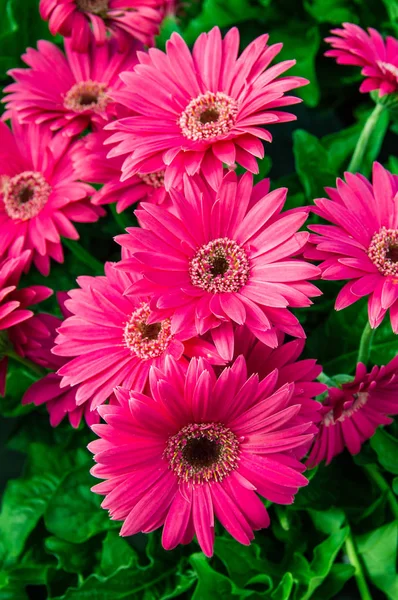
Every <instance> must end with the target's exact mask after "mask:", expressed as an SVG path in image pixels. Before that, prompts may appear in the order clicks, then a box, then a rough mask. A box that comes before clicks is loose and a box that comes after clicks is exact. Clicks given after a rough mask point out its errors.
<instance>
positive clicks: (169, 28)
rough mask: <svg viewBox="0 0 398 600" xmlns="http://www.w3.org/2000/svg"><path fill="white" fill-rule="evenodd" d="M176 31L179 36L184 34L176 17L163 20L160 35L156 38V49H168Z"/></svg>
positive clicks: (170, 16)
mask: <svg viewBox="0 0 398 600" xmlns="http://www.w3.org/2000/svg"><path fill="white" fill-rule="evenodd" d="M174 31H176V32H177V33H179V34H181V33H182V31H181V29H180V27H179V25H178V23H177V20H176V18H175V16H174V15H168V16H167V17H166V18H165V19H163V22H162V26H161V28H160V32H159V35H158V36H157V38H156V47H157V48H160V49H161V50H164V49H165V47H166V42H167V40H168V39H170V37H171V35H172V33H174Z"/></svg>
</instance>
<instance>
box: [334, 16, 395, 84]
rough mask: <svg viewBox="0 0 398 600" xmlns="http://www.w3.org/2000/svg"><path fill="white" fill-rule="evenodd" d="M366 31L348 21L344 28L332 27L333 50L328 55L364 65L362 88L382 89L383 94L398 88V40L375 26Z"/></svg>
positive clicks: (343, 63)
mask: <svg viewBox="0 0 398 600" xmlns="http://www.w3.org/2000/svg"><path fill="white" fill-rule="evenodd" d="M368 32H369V33H366V31H364V30H363V29H361V27H358V25H353V24H352V23H344V24H343V29H332V31H331V33H333V34H334V35H333V37H328V38H326V40H325V41H326V42H329V44H331V46H332V48H334V49H333V50H328V51H327V52H325V56H331V57H333V58H336V60H337V62H338V63H339V64H341V65H356V66H358V67H362V71H361V73H362V75H363V76H364V77H366V79H365V80H364V81H363V82H362V84H361V87H360V91H361V92H364V93H366V92H371V91H373V90H379V95H380V96H385V95H386V94H393V93H396V92H398V40H396V39H395V38H393V37H390V36H387V38H386V40H384V39H383V38H382V36H381V35H380V33H379V32H378V31H376V30H375V29H372V28H371V27H370V28H369V29H368Z"/></svg>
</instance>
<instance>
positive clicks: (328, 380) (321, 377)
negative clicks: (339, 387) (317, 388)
mask: <svg viewBox="0 0 398 600" xmlns="http://www.w3.org/2000/svg"><path fill="white" fill-rule="evenodd" d="M317 380H318V381H320V382H321V383H324V384H325V385H327V386H328V387H336V383H335V382H334V381H333V379H331V378H330V377H328V376H327V375H326V373H323V372H322V373H320V374H319V375H318V377H317Z"/></svg>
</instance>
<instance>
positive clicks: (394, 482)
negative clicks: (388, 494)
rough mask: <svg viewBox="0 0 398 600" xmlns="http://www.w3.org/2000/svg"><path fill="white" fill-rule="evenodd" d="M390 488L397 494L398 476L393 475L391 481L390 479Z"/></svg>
mask: <svg viewBox="0 0 398 600" xmlns="http://www.w3.org/2000/svg"><path fill="white" fill-rule="evenodd" d="M392 489H393V492H394V494H396V495H397V496H398V477H394V479H393V481H392Z"/></svg>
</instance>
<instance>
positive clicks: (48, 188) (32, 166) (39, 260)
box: [0, 118, 103, 275]
mask: <svg viewBox="0 0 398 600" xmlns="http://www.w3.org/2000/svg"><path fill="white" fill-rule="evenodd" d="M12 124H13V131H12V132H11V131H10V130H9V129H8V127H7V126H6V125H5V124H4V123H2V122H0V146H1V148H0V181H1V186H0V256H4V255H7V254H8V255H9V254H12V253H13V248H14V245H15V244H16V243H17V244H18V243H19V240H20V239H21V238H22V240H23V244H22V248H23V249H30V250H32V251H33V252H32V254H31V259H30V261H31V260H33V263H34V264H35V266H36V267H37V268H38V269H39V271H40V272H41V273H43V274H44V275H48V273H49V271H50V259H51V258H53V259H54V260H56V261H57V262H60V263H62V262H63V251H62V244H61V236H63V237H65V238H69V239H74V240H76V239H78V237H79V234H78V232H77V231H76V229H75V227H74V226H73V224H72V223H73V222H77V223H93V222H95V221H97V220H98V218H99V216H100V215H101V214H103V209H101V208H99V207H93V206H92V205H91V203H90V195H91V194H92V193H93V192H94V189H93V188H92V187H91V186H89V185H87V184H85V183H80V182H78V181H77V176H76V173H75V171H74V168H73V163H72V155H73V152H74V151H75V150H76V148H77V147H78V146H79V144H80V142H74V143H72V144H71V143H70V140H69V139H68V138H66V137H64V136H62V135H57V136H55V137H54V138H52V135H51V132H50V131H49V130H48V128H46V127H43V126H40V125H35V124H33V123H32V124H30V125H21V124H20V123H18V120H17V119H16V118H13V123H12ZM30 261H28V263H27V265H26V268H28V267H29V264H30Z"/></svg>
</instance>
